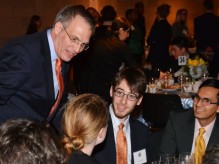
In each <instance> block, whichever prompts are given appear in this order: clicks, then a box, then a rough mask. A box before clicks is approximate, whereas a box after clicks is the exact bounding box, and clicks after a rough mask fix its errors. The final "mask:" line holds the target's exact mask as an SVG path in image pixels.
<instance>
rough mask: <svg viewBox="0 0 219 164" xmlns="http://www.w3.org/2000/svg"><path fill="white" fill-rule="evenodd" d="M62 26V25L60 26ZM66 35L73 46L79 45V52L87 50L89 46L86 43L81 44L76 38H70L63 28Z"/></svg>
mask: <svg viewBox="0 0 219 164" xmlns="http://www.w3.org/2000/svg"><path fill="white" fill-rule="evenodd" d="M62 26H63V25H62ZM63 28H64V30H65V32H66V34H67V35H68V37H69V39H70V40H71V42H72V43H73V44H78V45H80V48H81V50H87V49H88V48H89V45H88V44H87V43H83V42H81V41H80V40H79V39H78V38H77V37H75V36H73V37H70V35H69V33H68V32H67V30H66V28H65V27H64V26H63Z"/></svg>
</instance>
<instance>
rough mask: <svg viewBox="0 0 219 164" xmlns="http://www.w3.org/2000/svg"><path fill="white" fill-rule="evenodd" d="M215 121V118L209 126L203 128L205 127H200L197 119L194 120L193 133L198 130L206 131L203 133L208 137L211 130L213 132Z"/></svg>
mask: <svg viewBox="0 0 219 164" xmlns="http://www.w3.org/2000/svg"><path fill="white" fill-rule="evenodd" d="M215 121H216V117H215V118H214V120H213V121H212V122H211V123H210V124H208V125H207V126H205V127H202V126H201V125H200V123H199V121H198V119H197V118H195V131H199V129H200V128H204V129H205V131H206V132H205V133H206V134H207V135H209V136H210V135H211V132H212V130H213V127H214V123H215Z"/></svg>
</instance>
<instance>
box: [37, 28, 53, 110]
mask: <svg viewBox="0 0 219 164" xmlns="http://www.w3.org/2000/svg"><path fill="white" fill-rule="evenodd" d="M40 42H41V46H42V67H43V70H44V75H43V76H44V79H45V89H46V90H47V92H46V93H47V94H48V95H47V96H46V97H47V98H48V102H49V104H48V106H49V108H51V107H52V105H53V103H54V101H55V93H54V83H53V74H52V63H51V55H50V49H49V42H48V38H47V31H45V32H44V33H42V35H41V37H40Z"/></svg>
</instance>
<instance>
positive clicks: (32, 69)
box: [0, 6, 95, 128]
mask: <svg viewBox="0 0 219 164" xmlns="http://www.w3.org/2000/svg"><path fill="white" fill-rule="evenodd" d="M94 27H95V23H94V21H93V19H92V17H91V16H90V14H89V13H88V12H87V11H86V10H85V9H84V8H83V7H81V6H66V7H64V8H63V9H62V10H60V11H59V12H58V14H57V16H56V19H55V22H54V25H53V27H52V28H51V29H48V30H46V31H44V32H42V33H36V34H33V35H28V36H24V37H21V38H18V39H15V40H13V41H12V42H10V43H9V44H7V45H6V46H5V47H3V48H2V49H1V51H0V70H1V71H0V79H1V80H0V81H1V82H0V123H1V122H3V121H5V120H8V119H12V118H27V119H31V120H36V121H45V120H48V121H51V122H53V123H54V124H55V125H54V126H55V127H56V128H58V127H57V126H59V124H60V118H61V116H57V114H60V112H59V111H57V109H59V108H60V107H61V105H62V104H63V103H64V102H66V101H67V95H68V94H67V91H66V88H65V91H64V94H60V96H62V98H61V101H60V102H59V103H58V106H57V107H55V109H54V110H53V112H52V113H51V108H52V107H53V105H54V104H55V102H56V98H57V97H58V94H59V93H58V92H59V85H58V83H59V81H58V79H57V78H58V77H57V75H58V74H56V59H59V60H60V59H61V60H62V68H61V71H62V74H61V76H62V79H63V81H64V82H65V84H66V80H67V71H68V62H69V61H70V60H71V59H72V58H73V57H74V56H76V55H77V54H78V53H80V52H81V51H83V50H85V49H87V48H88V43H89V39H90V37H91V35H92V33H93V31H94ZM49 113H50V115H49Z"/></svg>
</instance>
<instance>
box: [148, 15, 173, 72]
mask: <svg viewBox="0 0 219 164" xmlns="http://www.w3.org/2000/svg"><path fill="white" fill-rule="evenodd" d="M171 37H172V27H171V26H170V24H169V23H168V21H167V20H166V19H163V20H160V21H157V20H155V22H154V24H153V26H152V27H151V30H150V34H149V36H148V38H147V43H148V45H149V46H150V51H149V55H148V58H147V60H148V61H150V62H152V68H159V69H161V70H163V71H166V70H167V66H168V63H169V60H170V55H169V44H170V40H171Z"/></svg>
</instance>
